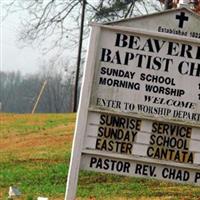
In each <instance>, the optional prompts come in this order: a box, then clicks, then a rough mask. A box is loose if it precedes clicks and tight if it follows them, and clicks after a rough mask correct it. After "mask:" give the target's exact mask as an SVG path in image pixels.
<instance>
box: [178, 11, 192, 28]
mask: <svg viewBox="0 0 200 200" xmlns="http://www.w3.org/2000/svg"><path fill="white" fill-rule="evenodd" d="M176 19H177V20H179V24H178V27H179V28H183V23H184V21H188V19H189V17H187V16H185V13H184V12H181V14H180V15H176Z"/></svg>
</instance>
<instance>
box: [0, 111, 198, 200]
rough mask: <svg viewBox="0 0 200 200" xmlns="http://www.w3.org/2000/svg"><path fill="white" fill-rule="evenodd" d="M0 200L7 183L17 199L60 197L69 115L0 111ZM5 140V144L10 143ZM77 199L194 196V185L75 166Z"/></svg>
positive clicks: (181, 199)
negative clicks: (77, 170)
mask: <svg viewBox="0 0 200 200" xmlns="http://www.w3.org/2000/svg"><path fill="white" fill-rule="evenodd" d="M0 117H1V125H0V130H1V135H0V136H1V140H0V155H1V156H0V199H2V200H6V199H7V196H8V188H9V186H11V185H14V186H16V187H19V188H20V191H21V192H22V196H21V197H20V198H19V199H20V200H33V199H37V197H38V196H47V197H49V199H50V200H55V199H56V200H61V199H64V193H65V188H66V179H67V171H68V167H69V160H70V154H71V142H72V136H73V130H74V121H75V115H74V114H35V115H14V114H0ZM10 143H11V144H10ZM77 197H78V199H97V200H106V199H112V200H114V199H121V200H122V199H123V200H125V199H135V200H138V199H141V200H147V199H150V200H158V199H159V200H199V199H200V188H199V187H194V186H190V185H178V184H172V183H166V182H161V181H156V180H149V179H139V178H131V177H123V176H117V175H110V174H103V173H95V172H88V171H80V174H79V182H78V191H77Z"/></svg>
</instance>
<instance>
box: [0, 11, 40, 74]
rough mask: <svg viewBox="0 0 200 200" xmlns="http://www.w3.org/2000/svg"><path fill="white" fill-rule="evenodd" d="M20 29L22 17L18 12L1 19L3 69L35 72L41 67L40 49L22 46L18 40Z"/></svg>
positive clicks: (0, 43) (1, 58)
mask: <svg viewBox="0 0 200 200" xmlns="http://www.w3.org/2000/svg"><path fill="white" fill-rule="evenodd" d="M1 9H2V8H1ZM2 13H3V12H2V10H1V14H2ZM19 30H20V17H19V16H18V15H17V14H12V15H9V16H8V17H7V18H6V19H5V20H3V21H2V20H1V41H0V45H1V55H0V56H1V57H0V60H1V70H2V71H17V70H20V71H21V72H22V73H23V74H24V73H25V74H26V73H34V72H36V71H38V69H39V67H38V66H39V64H40V60H41V53H40V51H39V49H33V48H32V47H30V46H29V47H25V48H21V47H22V46H23V43H22V42H19V41H18V40H17V34H18V33H19Z"/></svg>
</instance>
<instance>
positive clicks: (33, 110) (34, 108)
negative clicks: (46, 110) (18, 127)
mask: <svg viewBox="0 0 200 200" xmlns="http://www.w3.org/2000/svg"><path fill="white" fill-rule="evenodd" d="M46 84H47V80H45V81H44V83H43V85H42V87H41V90H40V93H39V95H38V97H37V100H36V102H35V105H34V106H33V109H32V112H31V114H34V113H35V110H36V108H37V106H38V103H39V100H40V98H41V96H42V93H43V91H44V88H45V86H46Z"/></svg>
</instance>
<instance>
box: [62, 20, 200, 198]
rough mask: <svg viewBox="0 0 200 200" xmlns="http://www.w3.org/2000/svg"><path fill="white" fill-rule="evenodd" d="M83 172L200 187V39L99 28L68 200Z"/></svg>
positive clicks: (83, 96) (92, 49) (93, 36)
mask: <svg viewBox="0 0 200 200" xmlns="http://www.w3.org/2000/svg"><path fill="white" fill-rule="evenodd" d="M80 168H81V169H87V170H93V171H99V172H107V173H114V174H121V175H127V176H138V177H148V178H155V179H159V180H167V181H173V182H178V183H190V184H195V185H200V40H198V39H194V38H189V37H177V36H176V35H175V36H174V35H169V34H165V33H156V32H154V33H153V32H148V31H144V30H136V29H134V28H130V27H122V26H110V25H97V24H96V25H93V27H92V33H91V41H90V47H89V52H88V60H87V63H86V68H85V72H84V84H83V88H82V93H81V100H80V107H79V113H78V120H77V125H76V131H75V138H74V142H73V152H72V158H71V164H70V170H69V175H68V183H67V192H66V197H65V199H66V200H68V199H70V200H71V199H75V191H76V186H77V182H78V173H79V169H80Z"/></svg>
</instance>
